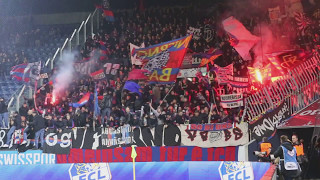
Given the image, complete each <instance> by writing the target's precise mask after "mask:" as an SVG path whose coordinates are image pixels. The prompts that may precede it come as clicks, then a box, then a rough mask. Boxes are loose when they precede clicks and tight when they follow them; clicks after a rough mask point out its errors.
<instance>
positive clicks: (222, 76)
mask: <svg viewBox="0 0 320 180" xmlns="http://www.w3.org/2000/svg"><path fill="white" fill-rule="evenodd" d="M214 66H215V72H216V74H217V80H218V83H219V84H222V85H226V84H228V83H229V79H228V77H229V76H233V64H230V65H228V66H226V67H220V66H218V65H216V64H215V65H214Z"/></svg>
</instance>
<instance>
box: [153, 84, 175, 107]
mask: <svg viewBox="0 0 320 180" xmlns="http://www.w3.org/2000/svg"><path fill="white" fill-rule="evenodd" d="M173 87H174V84H173V85H172V87H171V89H170V90H169V91H168V93H167V94H166V95H165V96H164V98H163V99H162V102H161V103H160V104H159V106H161V104H162V103H163V101H164V100H165V99H166V98H167V96H168V95H169V93H170V92H171V91H172V89H173ZM159 106H158V107H159ZM158 107H157V109H158Z"/></svg>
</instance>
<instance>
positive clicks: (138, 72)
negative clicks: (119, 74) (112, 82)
mask: <svg viewBox="0 0 320 180" xmlns="http://www.w3.org/2000/svg"><path fill="white" fill-rule="evenodd" d="M147 72H148V71H147V70H143V69H133V70H132V71H130V72H129V75H128V79H127V80H140V79H142V80H144V79H147V76H146V75H145V74H146V73H147Z"/></svg>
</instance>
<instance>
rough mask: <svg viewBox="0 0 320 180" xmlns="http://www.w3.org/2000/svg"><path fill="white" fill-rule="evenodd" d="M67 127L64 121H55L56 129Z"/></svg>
mask: <svg viewBox="0 0 320 180" xmlns="http://www.w3.org/2000/svg"><path fill="white" fill-rule="evenodd" d="M65 127H66V123H65V121H64V120H62V121H59V120H58V121H54V128H56V129H64V128H65Z"/></svg>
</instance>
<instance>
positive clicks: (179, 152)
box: [57, 146, 238, 164]
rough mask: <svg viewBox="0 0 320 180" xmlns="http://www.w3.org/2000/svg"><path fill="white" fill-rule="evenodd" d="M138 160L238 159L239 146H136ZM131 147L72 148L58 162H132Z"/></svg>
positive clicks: (58, 157) (59, 155) (59, 157)
mask: <svg viewBox="0 0 320 180" xmlns="http://www.w3.org/2000/svg"><path fill="white" fill-rule="evenodd" d="M135 149H136V152H137V157H136V162H159V161H237V160H238V147H218V148H201V147H181V146H175V147H173V146H163V147H136V148H135ZM131 150H132V148H131V147H119V148H114V149H102V150H89V149H86V150H83V149H71V151H70V154H69V155H65V154H58V155H57V163H58V164H60V163H63V164H64V163H89V162H95V163H98V162H132V158H131Z"/></svg>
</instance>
